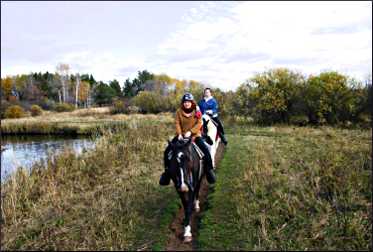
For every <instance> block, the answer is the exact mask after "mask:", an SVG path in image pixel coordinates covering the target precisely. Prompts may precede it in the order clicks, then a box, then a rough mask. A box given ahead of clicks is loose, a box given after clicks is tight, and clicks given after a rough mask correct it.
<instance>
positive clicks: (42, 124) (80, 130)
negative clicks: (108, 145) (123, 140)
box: [1, 107, 169, 135]
mask: <svg viewBox="0 0 373 252" xmlns="http://www.w3.org/2000/svg"><path fill="white" fill-rule="evenodd" d="M168 114H169V113H163V114H161V115H160V116H161V117H162V115H168ZM153 116H155V115H153ZM149 117H151V115H143V114H131V115H126V114H114V115H113V114H111V113H110V107H102V108H90V109H77V110H75V111H73V112H61V113H57V112H51V111H45V112H44V113H43V114H42V115H40V116H35V117H25V118H18V119H3V120H1V134H2V135H44V134H49V135H92V134H95V133H97V132H98V131H102V130H105V129H110V128H112V127H118V126H119V127H120V125H121V124H122V123H123V122H125V121H127V120H129V118H131V119H135V120H141V119H142V118H149Z"/></svg>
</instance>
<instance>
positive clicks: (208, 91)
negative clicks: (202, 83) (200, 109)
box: [205, 89, 211, 97]
mask: <svg viewBox="0 0 373 252" xmlns="http://www.w3.org/2000/svg"><path fill="white" fill-rule="evenodd" d="M210 96H211V91H210V89H206V90H205V97H210Z"/></svg>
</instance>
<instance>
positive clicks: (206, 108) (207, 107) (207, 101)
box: [198, 88, 228, 145]
mask: <svg viewBox="0 0 373 252" xmlns="http://www.w3.org/2000/svg"><path fill="white" fill-rule="evenodd" d="M203 95H204V97H203V98H202V99H201V100H200V101H199V103H198V106H199V109H200V110H201V112H202V114H208V115H210V117H211V118H212V120H214V122H216V123H217V125H218V134H219V136H220V138H221V140H222V141H223V143H224V144H225V145H227V144H228V141H227V140H226V138H225V136H224V128H223V124H222V123H221V121H220V120H219V117H218V103H217V101H216V100H215V98H214V97H213V96H212V95H211V89H210V88H205V90H204V91H203Z"/></svg>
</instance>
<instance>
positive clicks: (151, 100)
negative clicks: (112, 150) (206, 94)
mask: <svg viewBox="0 0 373 252" xmlns="http://www.w3.org/2000/svg"><path fill="white" fill-rule="evenodd" d="M205 86H206V85H204V84H203V83H201V82H198V81H195V80H179V79H177V78H173V77H170V76H168V75H166V74H160V75H158V74H153V73H151V72H149V71H147V70H142V71H138V74H137V77H135V78H134V79H133V80H130V79H129V78H128V79H126V80H125V81H124V83H123V84H122V85H120V83H119V82H118V81H117V80H116V79H114V80H112V81H109V82H108V83H105V82H103V81H96V80H95V78H94V77H93V75H92V74H79V73H76V74H71V73H70V67H69V65H67V64H59V65H58V66H57V67H56V72H55V73H49V72H46V73H31V74H28V75H25V74H23V75H16V76H7V77H6V78H4V79H1V91H2V105H3V106H2V113H1V116H2V117H4V115H5V113H4V112H5V110H6V109H7V108H8V107H9V106H11V105H14V104H17V105H20V106H21V107H23V108H25V109H27V108H29V107H30V106H31V105H38V106H40V107H41V108H42V109H45V110H57V111H64V108H63V107H62V109H61V105H64V106H67V107H69V109H70V110H72V109H74V108H78V107H90V106H108V105H109V106H113V109H112V111H113V113H131V112H135V113H159V112H173V111H175V110H176V108H177V107H178V106H179V103H180V99H181V97H182V95H183V94H184V93H185V92H191V93H192V94H193V95H194V96H195V97H196V99H197V100H199V99H200V98H202V92H203V89H204V88H205ZM213 94H214V96H215V97H216V99H217V100H218V102H219V106H220V107H219V110H220V113H221V115H222V116H223V117H224V116H229V117H239V118H244V119H247V120H252V121H254V122H256V123H261V124H273V123H291V124H299V125H306V124H314V125H320V124H333V125H334V124H339V123H347V124H349V123H350V124H351V123H365V124H368V123H370V119H371V109H372V80H371V76H369V77H368V78H367V79H366V80H365V81H363V82H362V81H358V80H356V79H354V78H351V77H349V76H347V75H344V74H341V73H338V72H336V71H327V72H322V73H320V74H319V75H316V76H313V75H311V76H305V75H304V74H302V73H300V72H296V71H293V70H290V69H287V68H276V69H271V70H268V71H265V72H262V73H257V74H255V75H254V76H253V77H251V78H250V79H248V80H247V81H245V82H244V83H242V84H241V85H240V86H239V87H238V88H237V89H236V90H235V91H227V92H224V91H222V90H221V89H219V88H213ZM4 105H5V106H4Z"/></svg>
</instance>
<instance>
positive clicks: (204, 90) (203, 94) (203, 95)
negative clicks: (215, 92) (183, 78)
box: [202, 87, 211, 99]
mask: <svg viewBox="0 0 373 252" xmlns="http://www.w3.org/2000/svg"><path fill="white" fill-rule="evenodd" d="M206 90H210V93H211V88H209V87H207V88H205V89H203V93H202V99H203V97H205V92H206Z"/></svg>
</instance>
